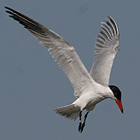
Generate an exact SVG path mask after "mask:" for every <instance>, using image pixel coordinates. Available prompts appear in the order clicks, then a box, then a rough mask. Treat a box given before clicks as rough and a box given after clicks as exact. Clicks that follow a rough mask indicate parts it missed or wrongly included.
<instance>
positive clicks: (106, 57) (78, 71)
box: [5, 6, 123, 133]
mask: <svg viewBox="0 0 140 140" xmlns="http://www.w3.org/2000/svg"><path fill="white" fill-rule="evenodd" d="M5 8H6V12H7V13H8V14H9V17H11V18H13V19H14V20H16V21H18V22H19V23H20V24H22V25H23V26H24V28H26V29H27V30H28V31H29V32H30V33H31V34H33V36H34V37H35V38H36V39H37V40H39V43H40V44H41V45H42V46H45V47H47V48H48V51H49V53H50V54H51V55H52V57H53V58H54V59H55V61H56V62H57V63H58V65H59V66H60V67H61V68H62V70H63V71H64V72H65V74H66V75H67V77H68V78H69V80H70V82H71V84H72V86H73V88H74V96H75V97H76V100H75V101H74V102H72V103H71V104H70V105H66V106H62V107H58V108H56V109H55V110H54V111H56V113H57V114H59V115H61V116H64V117H65V118H68V119H71V120H74V121H75V120H76V119H77V118H78V117H79V126H78V131H79V132H81V133H82V132H83V129H84V127H85V123H86V119H87V116H88V114H89V112H90V111H92V110H93V109H94V108H95V106H96V104H98V103H99V102H101V101H103V100H104V99H107V98H111V99H112V100H114V101H115V102H116V103H117V105H118V107H119V109H120V111H121V112H122V113H123V105H122V101H121V96H122V93H121V91H120V89H119V88H118V87H117V86H115V85H110V84H109V80H110V74H111V69H112V65H113V61H114V58H115V56H116V54H117V53H118V52H119V50H120V46H119V38H120V33H119V29H118V26H117V24H116V22H115V20H114V19H113V18H112V17H111V16H107V17H108V18H105V22H101V28H100V32H99V33H98V36H97V38H96V42H95V47H94V52H95V54H94V60H93V65H92V68H91V71H90V72H88V71H87V69H86V68H85V66H84V64H83V63H82V61H81V59H80V58H79V56H78V54H77V53H76V51H75V48H74V47H73V46H71V45H70V44H69V43H68V42H67V41H66V40H65V39H64V38H63V37H61V36H60V35H58V34H57V33H55V32H54V31H52V30H50V29H48V28H46V27H45V26H43V25H42V24H40V23H38V22H36V21H35V20H33V19H31V18H29V17H27V16H26V15H24V14H22V13H20V12H18V11H16V10H14V9H12V8H10V7H7V6H5ZM83 110H86V113H85V116H84V121H83V122H82V111H83Z"/></svg>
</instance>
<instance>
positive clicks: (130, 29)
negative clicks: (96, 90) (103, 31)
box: [0, 0, 140, 140]
mask: <svg viewBox="0 0 140 140" xmlns="http://www.w3.org/2000/svg"><path fill="white" fill-rule="evenodd" d="M4 6H9V7H11V8H13V9H15V10H17V11H20V12H21V13H23V14H25V15H27V16H29V17H31V18H33V19H34V20H36V21H38V22H39V23H41V24H43V25H44V26H46V27H47V28H49V29H51V30H53V31H55V32H56V33H58V34H59V35H61V36H62V37H64V38H65V39H66V40H67V41H68V42H69V43H70V44H71V45H73V46H74V47H75V49H76V51H77V53H78V55H79V56H80V58H81V60H82V61H83V63H84V65H85V66H86V68H87V69H88V71H90V69H91V66H92V63H93V57H94V52H93V48H94V44H95V40H96V37H97V34H98V32H99V29H100V22H102V21H104V18H106V17H107V15H110V16H112V17H113V18H114V19H115V21H116V22H117V24H118V27H119V30H120V47H121V50H120V52H119V53H118V54H117V57H116V59H115V61H114V65H113V68H112V73H111V79H110V84H114V85H117V86H118V87H119V88H120V90H121V91H122V94H123V95H122V103H123V106H124V114H121V112H120V110H119V108H118V106H117V105H116V103H115V102H114V101H113V100H111V99H106V100H104V101H102V102H101V103H99V104H98V105H97V106H96V107H95V109H94V110H93V111H92V112H90V114H89V115H88V118H87V122H86V126H85V128H84V131H83V133H82V134H81V133H79V132H78V129H77V128H78V123H79V119H77V120H76V121H75V122H74V121H71V120H68V119H65V118H64V117H61V116H58V115H57V114H56V113H55V112H54V111H53V110H54V109H55V108H56V107H60V106H64V105H68V104H70V103H72V102H73V101H74V100H75V97H74V95H73V88H72V86H71V84H70V82H69V80H68V78H67V77H66V75H65V74H64V72H63V71H62V70H61V69H60V68H59V66H58V65H57V64H56V62H55V61H54V60H53V59H52V57H51V55H50V54H49V53H48V51H47V48H45V47H43V46H41V45H39V43H38V41H37V40H36V39H35V38H34V37H33V36H32V35H31V34H30V33H29V32H28V31H27V30H26V29H24V28H23V26H21V25H19V23H18V22H16V21H14V20H13V19H11V18H9V17H8V14H7V13H6V12H5V9H4ZM139 44H140V1H139V0H127V1H124V0H20V1H19V0H0V140H56V139H57V140H85V139H87V140H88V139H89V140H91V139H94V140H132V139H133V140H138V139H139V138H140V81H139V79H140V45H139Z"/></svg>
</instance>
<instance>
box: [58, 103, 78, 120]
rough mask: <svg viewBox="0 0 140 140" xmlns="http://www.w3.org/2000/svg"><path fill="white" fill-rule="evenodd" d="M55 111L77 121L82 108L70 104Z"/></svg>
mask: <svg viewBox="0 0 140 140" xmlns="http://www.w3.org/2000/svg"><path fill="white" fill-rule="evenodd" d="M55 111H56V113H57V114H59V115H61V116H65V118H68V119H71V120H72V119H73V120H76V119H77V118H78V116H79V113H80V107H77V106H75V105H74V104H70V105H67V106H64V107H58V108H56V109H55Z"/></svg>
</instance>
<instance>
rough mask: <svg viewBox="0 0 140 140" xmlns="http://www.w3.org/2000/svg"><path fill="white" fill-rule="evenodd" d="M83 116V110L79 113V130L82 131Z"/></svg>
mask: <svg viewBox="0 0 140 140" xmlns="http://www.w3.org/2000/svg"><path fill="white" fill-rule="evenodd" d="M81 116H82V111H80V113H79V127H78V130H79V131H81V126H82V120H81Z"/></svg>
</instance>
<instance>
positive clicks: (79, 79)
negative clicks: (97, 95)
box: [5, 7, 93, 96]
mask: <svg viewBox="0 0 140 140" xmlns="http://www.w3.org/2000/svg"><path fill="white" fill-rule="evenodd" d="M5 8H6V9H8V10H7V11H6V12H7V13H9V14H10V17H12V18H13V19H14V20H17V21H18V22H19V23H20V24H22V25H24V27H25V28H26V29H27V30H29V31H30V32H31V33H32V34H33V35H34V37H35V38H36V39H38V40H39V43H40V44H41V45H43V46H45V47H48V51H49V52H50V54H51V55H52V57H53V58H54V59H55V61H56V62H57V63H58V64H59V66H60V67H61V68H62V69H63V70H64V72H65V73H66V75H67V76H68V78H69V80H70V82H71V84H72V85H73V87H74V92H75V93H74V95H75V96H80V95H81V94H82V93H83V92H84V91H85V90H86V89H87V88H88V87H89V86H91V85H92V84H91V83H92V82H93V79H92V77H91V76H90V74H89V73H88V71H87V69H86V68H85V66H84V65H83V63H82V61H81V60H80V58H79V56H78V55H77V53H76V51H75V49H74V47H73V46H71V45H70V44H69V43H68V42H67V41H66V40H65V39H64V38H62V37H61V36H59V35H58V34H56V33H55V32H53V31H51V30H49V29H48V28H46V27H44V26H43V25H41V24H40V23H38V22H36V21H34V20H33V19H31V18H29V17H27V16H25V15H23V14H21V13H19V12H18V11H15V10H14V9H11V8H9V7H5Z"/></svg>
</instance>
